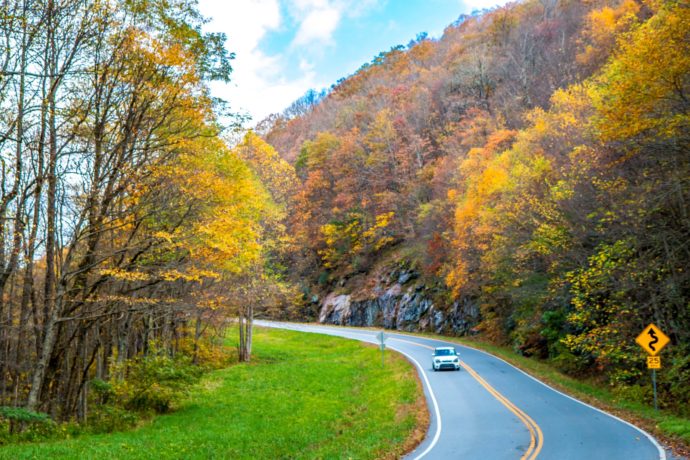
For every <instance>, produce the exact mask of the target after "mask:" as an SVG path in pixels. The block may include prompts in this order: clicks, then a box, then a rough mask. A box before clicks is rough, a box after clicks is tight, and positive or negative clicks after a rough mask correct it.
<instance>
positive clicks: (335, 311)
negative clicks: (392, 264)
mask: <svg viewBox="0 0 690 460" xmlns="http://www.w3.org/2000/svg"><path fill="white" fill-rule="evenodd" d="M416 279H418V274H417V273H415V272H413V271H402V272H399V271H393V272H391V273H389V274H388V276H384V277H379V278H377V279H375V280H373V283H372V284H374V287H373V289H370V290H369V291H368V292H367V293H365V294H363V293H362V292H352V293H343V292H338V293H335V292H332V293H330V294H328V295H327V296H325V297H324V298H323V301H322V302H321V308H320V313H319V322H321V323H330V324H339V325H347V326H366V327H368V326H378V327H384V328H386V329H397V330H402V331H410V332H412V331H433V332H439V333H441V332H446V333H449V332H450V333H454V334H466V333H467V332H469V331H470V330H471V328H472V327H473V326H474V325H476V323H477V321H478V319H479V309H478V308H477V306H476V305H475V304H474V303H472V302H468V301H465V302H455V303H453V304H452V305H451V306H450V307H445V308H444V307H443V306H439V305H435V304H434V302H433V300H432V298H431V296H430V295H429V293H428V290H427V289H426V288H425V287H424V285H422V284H420V283H418V282H417V283H412V281H414V280H416ZM345 287H346V288H347V286H345Z"/></svg>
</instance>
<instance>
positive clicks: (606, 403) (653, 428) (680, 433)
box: [412, 334, 690, 451]
mask: <svg viewBox="0 0 690 460" xmlns="http://www.w3.org/2000/svg"><path fill="white" fill-rule="evenodd" d="M412 335H420V336H424V337H429V338H435V339H440V340H445V341H449V342H456V343H459V344H461V345H467V346H470V347H474V348H478V349H480V350H484V351H487V352H489V353H491V354H493V355H495V356H498V357H500V358H503V359H504V360H506V361H508V362H509V363H511V364H513V365H514V366H516V367H518V368H520V369H522V370H524V371H525V372H527V373H529V374H531V375H533V376H534V377H537V378H539V379H540V380H542V381H544V382H546V383H548V384H550V385H551V386H553V387H555V388H557V389H559V390H561V391H563V392H564V393H567V394H569V395H571V396H574V397H576V398H578V399H580V400H582V401H585V402H587V403H589V404H591V405H593V406H596V407H599V408H600V409H604V410H606V411H608V412H611V413H613V414H616V415H618V416H619V417H621V418H623V419H626V420H628V421H630V422H633V423H635V424H636V425H638V426H641V427H643V428H645V429H646V430H648V431H650V432H652V433H653V434H654V435H656V436H658V437H660V438H662V439H663V440H664V441H666V442H667V443H669V444H672V445H675V446H677V447H680V448H681V450H682V451H686V450H688V448H689V447H688V446H690V420H689V419H687V418H682V417H678V416H676V415H673V414H671V413H669V412H668V411H664V410H660V411H658V412H657V411H655V410H654V408H653V407H650V406H649V405H648V404H645V403H642V402H640V400H639V399H635V398H633V397H628V396H626V395H625V394H621V393H620V392H616V391H615V390H614V389H613V388H611V387H610V386H608V385H606V384H605V383H601V382H596V381H591V380H590V381H588V380H579V379H576V378H573V377H570V376H568V375H565V374H563V373H562V372H560V371H559V370H558V369H556V368H555V367H554V366H553V365H552V364H551V363H549V362H548V361H540V360H537V359H533V358H528V357H525V356H522V355H520V354H518V353H516V352H515V351H513V350H512V349H510V348H508V347H503V346H498V345H494V344H491V343H487V342H483V341H481V340H474V339H468V338H459V337H445V336H440V335H437V334H412Z"/></svg>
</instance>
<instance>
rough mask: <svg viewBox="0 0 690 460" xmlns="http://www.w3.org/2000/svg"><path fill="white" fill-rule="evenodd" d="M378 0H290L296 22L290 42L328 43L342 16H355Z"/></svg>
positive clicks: (297, 44)
mask: <svg viewBox="0 0 690 460" xmlns="http://www.w3.org/2000/svg"><path fill="white" fill-rule="evenodd" d="M379 1H380V0H291V2H290V4H289V6H290V8H289V10H290V14H291V16H292V17H293V18H294V19H295V20H296V21H297V22H298V23H299V29H298V30H297V34H296V35H295V39H294V40H293V42H292V46H295V47H299V46H308V45H314V44H317V45H320V46H324V45H331V44H333V33H334V32H335V30H336V29H337V28H338V25H339V24H340V21H341V20H342V18H343V17H344V16H347V17H349V18H355V17H357V16H360V15H362V14H364V13H365V12H367V11H368V10H369V9H371V7H373V6H375V5H376V4H378V3H379Z"/></svg>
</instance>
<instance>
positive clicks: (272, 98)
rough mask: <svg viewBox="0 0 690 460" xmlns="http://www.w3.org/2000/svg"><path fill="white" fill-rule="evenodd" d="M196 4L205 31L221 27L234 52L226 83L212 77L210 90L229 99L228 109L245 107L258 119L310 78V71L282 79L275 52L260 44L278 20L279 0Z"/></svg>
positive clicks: (213, 0)
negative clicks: (202, 16) (230, 70)
mask: <svg viewBox="0 0 690 460" xmlns="http://www.w3.org/2000/svg"><path fill="white" fill-rule="evenodd" d="M199 10H200V11H201V13H202V14H203V15H204V16H205V17H208V18H211V19H212V20H211V22H210V23H209V24H207V25H206V26H205V29H206V30H208V31H214V32H219V31H222V32H225V33H226V34H227V36H228V40H227V43H226V47H227V48H228V49H229V50H230V51H232V52H234V53H235V55H236V57H235V60H234V61H233V62H232V66H233V69H234V70H233V73H232V75H231V78H232V80H231V82H230V84H225V83H220V82H215V83H213V84H212V85H211V89H212V92H213V94H214V95H216V96H218V97H221V98H223V99H225V100H227V101H229V102H230V106H231V108H232V110H234V111H236V112H237V111H239V112H244V113H248V114H249V115H251V116H252V119H253V122H254V123H257V122H259V121H261V120H262V119H263V118H265V117H266V116H268V115H270V114H271V113H273V112H277V111H280V110H282V108H284V107H287V106H288V105H289V104H290V103H291V102H292V101H294V100H295V99H297V98H298V97H299V96H301V95H302V94H303V93H304V92H305V91H306V89H308V88H309V87H310V86H309V85H311V84H313V78H314V73H313V72H305V73H304V76H303V77H302V78H298V79H296V80H295V81H287V80H285V79H284V78H282V77H280V76H281V75H282V74H283V72H282V70H283V63H282V59H281V57H280V56H270V55H267V54H266V53H264V52H263V51H261V49H260V47H259V45H260V43H261V40H262V39H263V38H264V37H265V36H266V34H267V33H269V32H271V31H275V30H279V29H280V27H281V25H282V18H281V14H280V3H279V0H243V1H241V2H228V1H226V0H200V1H199Z"/></svg>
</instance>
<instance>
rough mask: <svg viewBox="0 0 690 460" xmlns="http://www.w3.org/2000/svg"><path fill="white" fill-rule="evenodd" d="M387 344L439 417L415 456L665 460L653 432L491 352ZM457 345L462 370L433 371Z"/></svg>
mask: <svg viewBox="0 0 690 460" xmlns="http://www.w3.org/2000/svg"><path fill="white" fill-rule="evenodd" d="M256 324H257V325H260V326H266V327H277V328H281V329H292V330H297V331H303V332H312V333H320V334H328V335H336V336H341V337H346V338H350V339H356V340H361V341H365V342H374V343H376V342H377V339H376V334H377V333H378V332H377V331H372V330H366V329H356V328H345V327H331V326H318V325H307V324H295V323H278V322H269V321H257V322H256ZM385 334H386V347H387V348H391V349H394V350H396V351H399V352H400V353H402V354H404V355H405V356H407V357H408V359H410V360H411V361H412V362H413V363H414V364H415V365H416V366H417V368H418V372H419V374H420V377H421V379H422V381H423V382H424V391H425V393H426V396H427V402H428V404H429V411H430V413H431V414H432V417H431V424H430V426H429V431H428V433H427V436H426V439H425V440H424V442H422V444H420V445H419V446H418V447H417V449H415V451H414V452H412V453H410V454H409V455H408V456H407V457H406V458H409V459H411V460H412V459H414V460H417V459H421V458H425V459H429V460H431V459H453V458H457V459H491V460H494V459H525V460H532V459H536V458H539V459H543V460H546V459H554V460H569V459H587V460H598V459H601V460H616V459H621V460H656V459H661V460H666V455H665V452H664V450H663V449H662V447H661V446H660V445H659V444H658V443H657V442H656V440H655V439H654V438H653V437H651V436H650V435H649V434H647V433H646V432H644V431H642V430H640V429H639V428H637V427H635V426H633V425H631V424H629V423H627V422H625V421H623V420H621V419H619V418H617V417H615V416H612V415H609V414H607V413H605V412H602V411H600V410H598V409H596V408H594V407H591V406H589V405H587V404H585V403H582V402H580V401H578V400H576V399H573V398H571V397H569V396H567V395H565V394H563V393H560V392H559V391H557V390H555V389H553V388H551V387H549V386H547V385H546V384H544V383H542V382H540V381H538V380H536V379H535V378H533V377H531V376H529V375H527V374H525V373H524V372H522V371H521V370H519V369H517V368H515V367H513V366H512V365H510V364H508V363H507V362H505V361H503V360H501V359H500V358H496V357H495V356H492V355H490V354H488V353H485V352H483V351H480V350H476V349H473V348H469V347H465V346H462V345H458V344H453V343H448V342H443V341H441V340H435V339H426V338H422V337H414V336H409V335H401V334H395V333H392V332H389V331H385ZM448 345H450V346H454V347H456V349H457V350H458V352H459V354H460V358H461V360H462V366H463V369H462V370H461V371H460V372H454V371H444V372H433V371H432V369H431V350H433V348H434V347H438V346H448Z"/></svg>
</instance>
